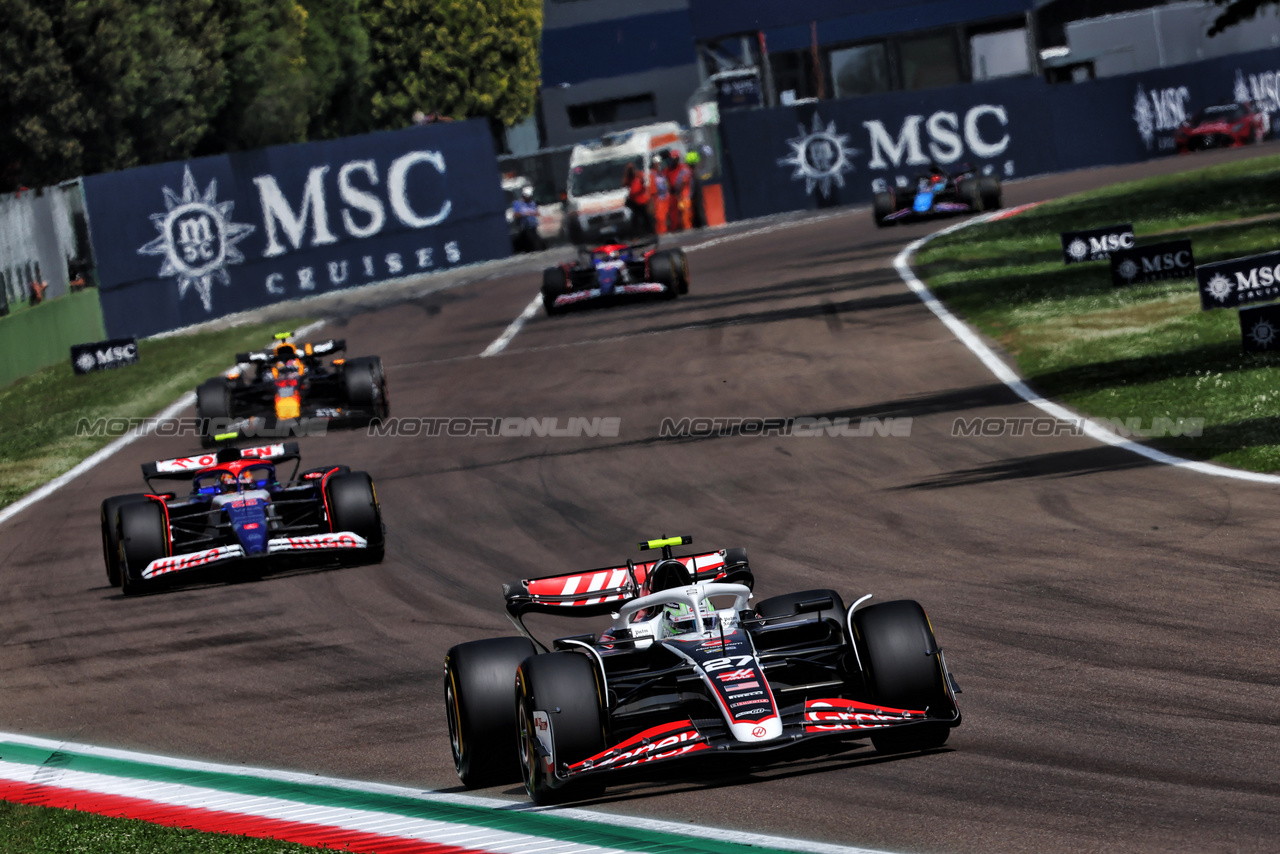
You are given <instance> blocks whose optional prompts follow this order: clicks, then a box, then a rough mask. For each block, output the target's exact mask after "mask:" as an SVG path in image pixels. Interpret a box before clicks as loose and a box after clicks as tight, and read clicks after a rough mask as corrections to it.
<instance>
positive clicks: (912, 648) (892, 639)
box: [853, 599, 954, 753]
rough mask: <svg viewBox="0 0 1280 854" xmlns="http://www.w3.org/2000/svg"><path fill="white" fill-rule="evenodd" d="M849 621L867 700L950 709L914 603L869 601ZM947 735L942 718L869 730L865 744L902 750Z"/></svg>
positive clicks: (937, 743)
mask: <svg viewBox="0 0 1280 854" xmlns="http://www.w3.org/2000/svg"><path fill="white" fill-rule="evenodd" d="M853 625H854V630H855V632H856V633H857V641H856V642H857V644H858V649H859V655H860V656H861V662H862V668H863V671H864V677H865V680H866V685H867V688H868V690H869V691H870V693H871V702H873V703H878V704H881V705H884V706H889V707H892V708H895V709H915V710H922V709H928V710H930V711H931V712H933V713H935V714H936V713H938V712H939V711H940V710H949V709H952V708H954V706H953V704H952V700H951V698H950V696H949V695H948V693H947V689H946V685H945V683H944V681H943V680H944V679H945V676H944V675H943V672H942V662H941V660H940V657H939V653H938V642H937V641H936V640H935V639H934V637H933V629H932V628H931V627H930V626H929V618H928V617H927V616H926V615H925V613H924V609H923V608H921V607H920V604H919V603H918V602H915V601H913V600H911V599H898V600H896V601H893V602H881V603H880V604H878V605H869V606H867V607H866V608H861V609H859V610H857V611H854V613H853ZM950 734H951V726H950V724H948V723H920V724H913V725H911V726H908V727H904V728H902V729H890V730H886V731H885V732H883V733H880V734H879V735H873V736H871V743H872V744H874V745H875V748H876V750H878V751H879V752H880V753H905V752H908V751H916V750H930V749H932V748H937V747H941V746H942V745H943V744H945V743H946V741H947V736H948V735H950Z"/></svg>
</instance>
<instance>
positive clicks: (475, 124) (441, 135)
mask: <svg viewBox="0 0 1280 854" xmlns="http://www.w3.org/2000/svg"><path fill="white" fill-rule="evenodd" d="M84 192H85V203H86V206H87V208H88V213H89V226H90V231H91V239H92V244H93V252H94V256H95V260H96V262H97V273H98V279H99V282H100V298H101V301H102V312H103V318H104V320H105V323H106V329H107V334H108V335H110V336H112V337H113V338H115V337H129V336H138V337H141V336H146V335H154V334H155V333H157V332H163V331H165V330H169V329H176V328H178V327H182V326H189V325H191V324H193V323H200V322H202V321H205V320H209V319H211V318H214V317H219V316H221V315H224V314H230V313H232V312H238V311H245V310H248V309H253V308H257V307H260V306H263V305H267V304H269V303H274V302H280V301H282V300H290V299H298V298H301V297H307V296H312V295H315V294H320V293H324V292H326V291H332V290H337V289H340V288H349V287H355V286H358V285H363V284H368V283H371V282H376V281H381V280H384V279H390V278H395V277H398V276H409V275H414V274H418V273H425V272H430V271H434V270H441V269H445V268H448V267H453V266H457V265H459V264H469V263H473V262H475V261H483V260H487V259H491V258H497V257H502V256H505V255H507V254H509V253H510V242H509V240H508V237H507V223H506V219H505V216H504V210H505V205H506V202H505V199H504V196H503V193H502V189H501V183H500V177H499V174H498V167H497V161H496V159H495V156H494V150H493V142H492V139H491V137H490V135H489V130H488V126H487V125H486V123H485V122H483V121H469V122H453V123H448V124H433V125H425V126H415V127H412V128H408V129H405V130H400V131H390V132H385V133H376V134H369V135H366V136H357V137H348V138H345V139H337V140H331V141H327V142H314V143H307V144H302V145H282V146H275V147H273V148H266V149H261V150H258V151H249V152H243V153H237V154H229V155H222V156H218V157H207V158H201V159H197V160H189V161H185V162H178V163H165V164H161V165H158V166H145V167H141V168H137V169H129V170H126V171H124V172H115V173H111V174H107V175H95V176H91V177H87V178H85V179H84Z"/></svg>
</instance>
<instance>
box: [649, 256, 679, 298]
mask: <svg viewBox="0 0 1280 854" xmlns="http://www.w3.org/2000/svg"><path fill="white" fill-rule="evenodd" d="M673 254H674V253H672V252H655V253H653V254H652V255H650V256H649V278H650V279H651V280H652V281H655V282H657V283H658V284H660V285H665V286H666V288H667V293H666V298H667V299H675V298H676V297H677V296H679V295H680V272H679V267H677V266H676V264H677V259H675V258H673V257H671V256H672V255H673Z"/></svg>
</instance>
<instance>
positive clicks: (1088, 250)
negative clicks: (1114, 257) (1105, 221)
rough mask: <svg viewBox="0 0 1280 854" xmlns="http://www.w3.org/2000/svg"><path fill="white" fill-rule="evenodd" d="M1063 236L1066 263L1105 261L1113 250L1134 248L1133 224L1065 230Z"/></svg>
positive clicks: (1064, 261) (1063, 253)
mask: <svg viewBox="0 0 1280 854" xmlns="http://www.w3.org/2000/svg"><path fill="white" fill-rule="evenodd" d="M1061 238H1062V260H1063V263H1066V264H1076V263H1079V262H1081V261H1105V260H1106V259H1107V258H1109V257H1111V253H1112V252H1117V251H1120V250H1122V249H1132V248H1133V246H1134V242H1133V226H1132V225H1131V224H1129V223H1125V224H1123V225H1108V226H1104V227H1102V228H1093V229H1089V230H1087V231H1064V232H1062V234H1061Z"/></svg>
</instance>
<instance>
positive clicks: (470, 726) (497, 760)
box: [444, 637, 535, 789]
mask: <svg viewBox="0 0 1280 854" xmlns="http://www.w3.org/2000/svg"><path fill="white" fill-rule="evenodd" d="M534 652H535V650H534V647H533V644H532V643H531V642H530V641H529V640H528V638H519V637H511V638H489V639H486V640H481V641H473V642H471V643H463V644H458V645H457V646H455V647H453V648H452V649H450V650H449V651H448V652H447V653H445V657H444V702H445V717H446V718H448V721H449V747H450V749H451V750H452V752H453V767H454V768H455V769H457V771H458V779H460V780H462V785H464V786H466V787H467V788H469V789H476V788H481V787H484V786H496V785H500V784H503V783H514V782H516V781H517V780H519V779H520V762H519V759H518V757H517V754H516V753H515V752H514V751H513V750H512V745H514V744H516V743H517V738H516V736H517V730H516V710H515V709H516V690H515V684H516V670H518V669H519V667H520V663H521V662H522V661H524V660H525V659H526V658H528V657H529V656H531V655H533V654H534Z"/></svg>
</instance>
